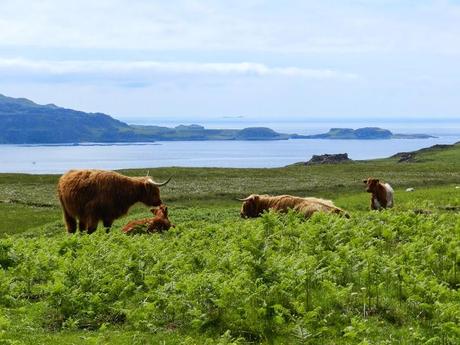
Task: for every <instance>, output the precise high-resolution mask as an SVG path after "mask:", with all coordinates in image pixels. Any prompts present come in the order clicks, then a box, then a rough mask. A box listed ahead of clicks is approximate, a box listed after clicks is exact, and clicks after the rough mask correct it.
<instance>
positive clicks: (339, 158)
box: [304, 153, 352, 165]
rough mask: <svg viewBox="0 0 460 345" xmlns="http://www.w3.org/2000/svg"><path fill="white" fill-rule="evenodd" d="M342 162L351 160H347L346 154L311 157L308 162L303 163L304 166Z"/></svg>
mask: <svg viewBox="0 0 460 345" xmlns="http://www.w3.org/2000/svg"><path fill="white" fill-rule="evenodd" d="M343 162H352V160H351V159H350V158H348V153H338V154H324V155H313V156H312V157H311V159H310V160H309V161H308V162H305V163H304V164H305V165H315V164H336V163H343Z"/></svg>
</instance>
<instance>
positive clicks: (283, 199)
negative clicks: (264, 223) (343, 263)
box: [239, 194, 350, 218]
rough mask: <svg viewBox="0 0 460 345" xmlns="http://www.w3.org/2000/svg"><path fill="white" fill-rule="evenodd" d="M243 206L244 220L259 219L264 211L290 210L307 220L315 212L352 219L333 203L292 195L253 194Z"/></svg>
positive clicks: (242, 214) (242, 215) (245, 200)
mask: <svg viewBox="0 0 460 345" xmlns="http://www.w3.org/2000/svg"><path fill="white" fill-rule="evenodd" d="M239 200H240V201H244V202H243V205H242V206H241V212H240V215H241V217H243V218H254V217H259V216H260V215H261V214H262V213H263V212H264V211H267V210H275V211H278V212H287V211H288V210H289V209H292V210H294V211H297V212H299V213H301V214H303V215H304V216H305V217H306V218H309V217H311V215H312V214H313V213H315V212H327V213H335V214H339V215H342V216H344V217H346V218H350V216H349V214H348V213H346V212H345V211H344V210H342V209H341V208H338V207H337V206H335V205H334V204H333V203H332V201H330V200H324V199H318V198H300V197H297V196H291V195H278V196H271V195H259V194H252V195H250V196H248V197H247V198H245V199H239Z"/></svg>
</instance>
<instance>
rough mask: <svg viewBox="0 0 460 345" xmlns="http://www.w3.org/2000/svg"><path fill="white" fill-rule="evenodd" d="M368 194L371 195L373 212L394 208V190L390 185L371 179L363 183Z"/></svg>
mask: <svg viewBox="0 0 460 345" xmlns="http://www.w3.org/2000/svg"><path fill="white" fill-rule="evenodd" d="M363 182H364V183H365V184H366V192H368V193H372V195H371V210H380V209H381V208H390V207H393V193H394V191H393V188H391V186H390V185H389V184H388V183H381V182H380V181H379V180H378V179H375V178H372V177H369V178H368V179H367V180H364V181H363Z"/></svg>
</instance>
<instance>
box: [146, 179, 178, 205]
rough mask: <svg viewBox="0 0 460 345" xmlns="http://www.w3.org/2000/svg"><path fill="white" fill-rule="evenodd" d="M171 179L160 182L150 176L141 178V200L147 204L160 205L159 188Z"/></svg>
mask: <svg viewBox="0 0 460 345" xmlns="http://www.w3.org/2000/svg"><path fill="white" fill-rule="evenodd" d="M170 180H171V177H170V178H169V179H168V180H167V181H165V182H162V183H157V182H155V181H153V180H152V179H151V178H150V177H144V178H143V186H144V191H143V195H142V197H141V200H140V201H142V202H143V203H144V204H145V205H147V206H160V205H161V204H162V202H161V198H160V188H159V187H161V186H164V185H165V184H167V183H168V182H169V181H170Z"/></svg>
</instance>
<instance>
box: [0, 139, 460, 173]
mask: <svg viewBox="0 0 460 345" xmlns="http://www.w3.org/2000/svg"><path fill="white" fill-rule="evenodd" d="M457 141H460V135H445V136H442V137H439V138H433V139H398V140H365V141H362V140H361V141H360V140H308V139H303V140H282V141H192V142H190V141H177V142H159V143H139V144H113V145H101V144H83V145H78V146H70V145H62V146H59V145H0V172H21V173H33V174H41V173H63V172H65V171H67V170H69V169H73V168H99V169H122V168H148V167H169V166H181V167H239V168H246V167H253V168H256V167H257V168H270V167H281V166H285V165H288V164H292V163H295V162H299V161H306V160H308V159H310V158H311V156H312V155H313V154H323V153H344V152H346V153H348V154H349V156H350V158H352V159H370V158H383V157H388V156H390V155H393V154H395V153H397V152H401V151H412V150H416V149H420V148H423V147H428V146H431V145H434V144H452V143H455V142H457Z"/></svg>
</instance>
